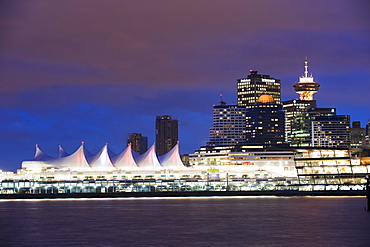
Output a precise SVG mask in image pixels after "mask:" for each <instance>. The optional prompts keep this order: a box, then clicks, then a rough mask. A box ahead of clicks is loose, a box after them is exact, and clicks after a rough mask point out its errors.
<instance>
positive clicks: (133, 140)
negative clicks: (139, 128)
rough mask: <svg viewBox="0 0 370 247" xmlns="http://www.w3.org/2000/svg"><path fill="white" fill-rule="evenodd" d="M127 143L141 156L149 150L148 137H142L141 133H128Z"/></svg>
mask: <svg viewBox="0 0 370 247" xmlns="http://www.w3.org/2000/svg"><path fill="white" fill-rule="evenodd" d="M126 142H127V144H130V145H131V148H132V150H134V151H135V152H137V153H139V154H143V153H145V152H146V151H147V150H148V137H146V136H142V134H141V133H128V134H127V135H126Z"/></svg>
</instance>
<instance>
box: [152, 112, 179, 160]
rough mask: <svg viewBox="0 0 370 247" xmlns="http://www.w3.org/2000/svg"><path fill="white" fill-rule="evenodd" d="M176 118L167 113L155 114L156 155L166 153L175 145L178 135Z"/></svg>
mask: <svg viewBox="0 0 370 247" xmlns="http://www.w3.org/2000/svg"><path fill="white" fill-rule="evenodd" d="M178 122H179V121H178V120H175V119H172V117H171V116H169V115H164V116H157V117H156V121H155V131H156V132H155V149H156V152H157V155H158V156H161V155H164V154H166V153H168V152H169V151H170V150H171V149H172V148H173V147H174V146H176V144H177V141H178V140H179V137H178Z"/></svg>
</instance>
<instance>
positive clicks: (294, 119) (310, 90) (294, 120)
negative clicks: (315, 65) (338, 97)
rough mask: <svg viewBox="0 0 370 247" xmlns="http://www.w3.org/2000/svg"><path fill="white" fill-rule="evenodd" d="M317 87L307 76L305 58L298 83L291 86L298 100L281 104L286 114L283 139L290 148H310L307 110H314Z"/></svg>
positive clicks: (317, 84) (310, 77) (310, 76)
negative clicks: (302, 71) (297, 95)
mask: <svg viewBox="0 0 370 247" xmlns="http://www.w3.org/2000/svg"><path fill="white" fill-rule="evenodd" d="M319 86H320V84H319V83H317V82H314V81H313V77H312V74H311V75H309V72H308V61H307V58H306V59H305V62H304V73H303V76H301V77H299V82H297V83H295V84H293V87H294V89H295V91H296V92H297V93H298V94H299V99H295V100H287V101H284V102H283V109H284V110H285V112H286V119H285V123H286V126H285V138H286V141H287V142H288V143H290V144H291V145H292V146H300V147H304V146H311V122H310V121H309V119H308V118H307V116H308V114H307V110H308V109H309V108H316V100H314V99H313V95H314V94H315V93H316V92H317V91H318V88H319Z"/></svg>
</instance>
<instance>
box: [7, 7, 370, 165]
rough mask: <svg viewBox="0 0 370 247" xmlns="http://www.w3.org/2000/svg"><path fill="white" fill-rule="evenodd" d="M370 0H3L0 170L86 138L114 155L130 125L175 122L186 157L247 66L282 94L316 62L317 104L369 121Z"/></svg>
mask: <svg viewBox="0 0 370 247" xmlns="http://www.w3.org/2000/svg"><path fill="white" fill-rule="evenodd" d="M369 13H370V2H369V1H367V0H363V1H362V0H357V1H353V0H345V1H343V0H326V1H322V0H311V1H306V0H286V1H283V0H282V1H279V0H253V1H249V0H239V1H238V0H227V1H226V0H225V1H220V0H186V1H176V0H150V1H149V0H148V1H145V0H135V1H124V0H117V1H113V0H105V1H94V0H75V1H72V0H71V1H64V0H60V1H38V0H35V1H1V2H0V82H1V84H0V155H1V158H0V169H2V170H6V171H9V170H11V171H15V170H16V169H17V168H20V167H21V162H22V161H23V160H27V159H31V158H32V157H33V155H34V150H35V144H39V146H40V148H41V149H42V150H43V151H44V152H45V153H47V154H48V155H51V156H57V153H58V145H62V146H63V147H64V148H65V150H66V151H67V152H68V153H72V152H74V151H75V150H76V149H77V148H78V147H79V146H80V144H81V141H84V142H85V146H86V148H87V149H88V150H89V151H90V152H92V153H95V152H97V151H99V150H100V149H101V148H102V147H103V146H104V145H105V143H108V145H109V147H110V149H111V150H112V151H113V152H115V153H119V152H121V151H122V150H123V149H124V148H125V147H126V144H125V142H126V134H127V133H130V132H139V133H142V134H143V135H145V136H148V138H149V146H150V145H151V144H153V143H154V141H155V117H156V116H157V115H167V114H168V115H172V116H173V117H174V118H175V119H178V120H179V138H180V151H181V154H185V153H192V152H193V151H194V150H195V149H197V148H199V147H200V146H202V145H205V143H206V141H207V140H208V138H209V127H211V126H212V106H213V105H214V104H218V102H219V101H220V99H219V95H220V94H223V97H224V100H225V101H226V102H227V103H228V104H236V80H237V79H239V78H244V77H246V76H247V75H248V74H249V70H250V69H253V70H257V71H258V72H259V73H261V74H268V75H271V76H272V77H274V78H277V79H281V84H282V100H290V99H296V98H298V94H296V93H295V91H294V89H293V86H292V85H293V83H295V82H297V81H298V78H299V76H301V75H302V74H303V62H304V58H305V56H307V57H308V60H309V71H310V72H311V73H312V74H313V76H314V78H315V81H317V82H319V83H321V87H320V89H319V92H318V93H317V94H315V99H316V100H317V102H318V106H319V107H336V108H337V113H338V114H346V115H350V116H351V121H361V122H362V127H364V126H365V124H366V122H367V121H368V119H369V118H370V99H369V92H370V14H369Z"/></svg>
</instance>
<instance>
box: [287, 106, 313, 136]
mask: <svg viewBox="0 0 370 247" xmlns="http://www.w3.org/2000/svg"><path fill="white" fill-rule="evenodd" d="M309 107H316V100H287V101H284V102H283V110H284V111H285V138H286V142H287V143H295V142H296V141H298V140H299V139H300V138H307V137H309V135H310V133H309V132H307V131H304V130H305V129H306V128H299V127H300V126H301V125H302V124H305V123H306V124H309V123H307V122H306V121H305V117H306V114H307V109H308V108H309Z"/></svg>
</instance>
